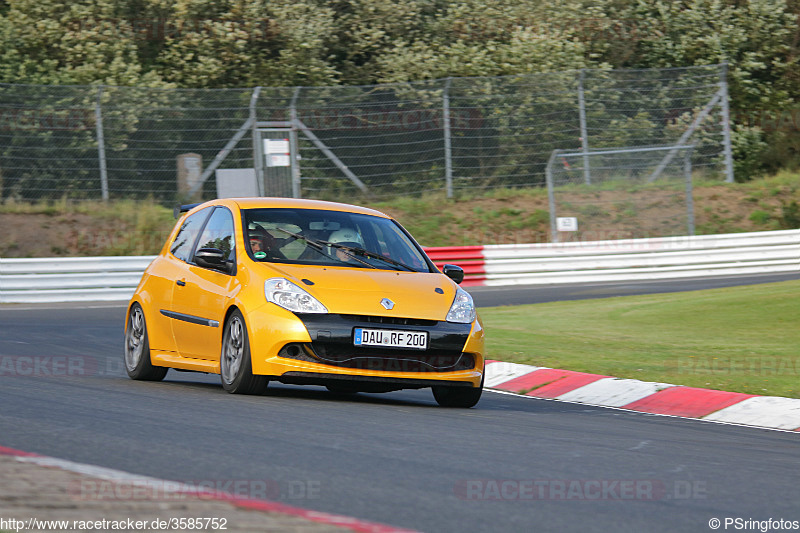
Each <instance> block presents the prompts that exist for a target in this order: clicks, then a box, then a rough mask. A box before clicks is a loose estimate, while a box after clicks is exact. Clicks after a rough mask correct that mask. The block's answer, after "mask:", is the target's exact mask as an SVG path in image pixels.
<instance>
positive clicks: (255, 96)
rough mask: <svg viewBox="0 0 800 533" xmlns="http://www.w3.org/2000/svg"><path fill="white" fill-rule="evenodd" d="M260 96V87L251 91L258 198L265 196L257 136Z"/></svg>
mask: <svg viewBox="0 0 800 533" xmlns="http://www.w3.org/2000/svg"><path fill="white" fill-rule="evenodd" d="M260 94H261V86H260V85H259V86H258V87H256V88H254V89H253V96H252V97H250V122H251V125H250V127H251V128H252V129H251V135H252V137H253V168H254V169H255V171H256V186H257V187H258V194H259V196H265V195H266V183H264V146H263V145H262V144H261V135H259V134H258V126H257V122H258V120H257V117H258V114H257V113H256V104H257V103H258V97H259V95H260Z"/></svg>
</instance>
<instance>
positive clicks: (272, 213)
mask: <svg viewBox="0 0 800 533" xmlns="http://www.w3.org/2000/svg"><path fill="white" fill-rule="evenodd" d="M243 214H244V220H243V222H244V227H245V229H246V231H247V235H246V238H245V242H246V243H247V245H248V253H249V255H250V257H252V258H253V259H255V260H256V261H270V262H276V263H297V264H305V265H325V266H342V267H354V268H375V269H382V270H399V271H413V272H431V271H432V270H431V269H430V267H429V262H428V260H427V259H426V258H425V256H424V255H423V253H422V251H421V250H420V249H419V248H418V246H417V245H416V244H415V243H414V242H413V241H412V240H411V239H410V238H409V237H408V235H407V234H406V233H405V231H403V229H402V228H401V227H400V226H399V225H398V224H397V223H396V222H394V221H393V220H390V219H386V218H381V217H375V216H371V215H362V214H357V213H346V212H341V211H324V210H317V209H247V210H244V211H243Z"/></svg>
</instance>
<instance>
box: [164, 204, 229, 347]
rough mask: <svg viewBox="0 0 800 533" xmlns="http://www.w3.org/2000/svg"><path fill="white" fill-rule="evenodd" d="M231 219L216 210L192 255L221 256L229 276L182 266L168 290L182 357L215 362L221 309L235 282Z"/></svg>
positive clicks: (225, 212) (190, 263) (188, 264)
mask: <svg viewBox="0 0 800 533" xmlns="http://www.w3.org/2000/svg"><path fill="white" fill-rule="evenodd" d="M235 242H236V239H235V236H234V223H233V215H232V214H231V212H230V210H229V209H228V208H226V207H219V206H218V207H216V208H215V209H214V212H213V213H212V214H211V216H210V217H209V218H208V221H207V222H206V224H205V226H204V227H203V230H202V232H201V233H200V236H199V238H198V239H197V241H196V244H195V246H194V248H193V251H192V256H191V257H192V258H193V257H194V254H195V253H196V252H197V250H199V249H201V248H216V249H219V250H222V251H223V252H225V254H226V257H228V259H229V261H232V262H233V263H232V265H233V268H232V270H231V271H229V272H223V271H221V270H219V269H214V268H205V267H201V266H199V265H197V264H195V263H194V261H193V259H192V258H190V259H189V261H187V262H186V263H185V268H184V270H183V272H182V277H181V278H180V279H176V282H175V286H174V287H173V290H172V305H171V315H172V316H171V318H172V332H173V335H174V337H175V342H176V344H177V346H178V352H179V353H180V355H181V356H183V357H188V358H192V359H207V360H214V359H218V358H219V354H220V349H221V347H220V344H221V340H222V329H223V327H224V323H223V322H224V318H225V317H224V314H225V305H226V303H227V302H228V299H229V298H230V296H231V293H232V291H233V290H234V289H235V287H236V286H237V284H238V282H237V280H236V276H235V264H236V250H235Z"/></svg>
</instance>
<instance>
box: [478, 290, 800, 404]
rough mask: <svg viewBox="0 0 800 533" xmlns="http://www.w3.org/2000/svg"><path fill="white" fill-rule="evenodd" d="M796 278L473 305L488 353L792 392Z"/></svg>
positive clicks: (799, 384) (799, 388) (798, 345)
mask: <svg viewBox="0 0 800 533" xmlns="http://www.w3.org/2000/svg"><path fill="white" fill-rule="evenodd" d="M798 300H800V281H789V282H781V283H770V284H763V285H751V286H744V287H733V288H726V289H712V290H705V291H695V292H687V293H673V294H656V295H645V296H626V297H620V298H605V299H596V300H583V301H570V302H553V303H544V304H535V305H527V306H516V307H493V308H482V309H481V310H480V314H481V317H482V319H483V321H484V324H485V326H486V334H487V353H488V356H489V357H490V358H492V359H498V360H501V361H508V362H515V363H525V364H531V365H536V366H545V367H550V368H561V369H567V370H576V371H581V372H590V373H594V374H604V375H608V376H614V377H619V378H634V379H639V380H643V381H658V382H665V383H673V384H676V385H688V386H693V387H702V388H711V389H719V390H727V391H735V392H744V393H749V394H758V395H768V396H786V397H791V398H800V329H798V328H797V327H796V326H797V324H798V323H799V322H800V306H799V305H798V303H797V302H798Z"/></svg>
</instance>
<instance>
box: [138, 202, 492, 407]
mask: <svg viewBox="0 0 800 533" xmlns="http://www.w3.org/2000/svg"><path fill="white" fill-rule="evenodd" d="M176 216H180V219H179V221H178V223H177V224H176V225H175V228H174V229H173V231H172V233H171V234H170V236H169V238H168V239H167V242H166V243H165V245H164V248H163V249H162V250H161V253H160V254H159V255H158V257H156V259H155V260H154V261H153V262H152V263H151V264H150V265H149V266H148V267H147V270H145V272H144V275H143V276H142V280H141V282H140V283H139V286H138V288H137V289H136V292H135V293H134V295H133V298H132V299H131V302H130V305H129V307H128V312H127V316H126V326H125V368H126V370H127V372H128V375H129V376H130V377H131V378H132V379H137V380H151V381H153V380H156V381H157V380H161V379H163V378H164V376H165V375H166V373H167V371H168V369H169V368H175V369H179V370H189V371H196V372H207V373H214V374H220V377H221V381H222V387H223V388H224V389H225V390H226V391H228V392H231V393H239V394H259V393H261V392H262V391H264V390H265V389H266V386H267V383H268V382H269V381H279V382H281V383H289V384H300V385H324V386H325V387H327V388H328V389H329V390H330V391H332V392H336V393H343V394H344V393H348V394H349V393H355V392H388V391H394V390H400V389H420V388H425V387H431V388H432V389H433V395H434V398H435V399H436V401H437V402H438V403H439V405H442V406H448V407H472V406H473V405H475V404H476V403H477V402H478V400H479V399H480V396H481V391H482V389H483V374H484V331H483V326H482V325H481V322H480V319H479V318H478V316H477V313H476V311H475V305H474V303H473V301H472V297H471V296H470V295H469V294H468V293H467V292H466V291H464V290H463V289H461V288H460V287H458V285H457V284H458V283H460V282H461V281H462V280H463V277H464V271H463V270H462V269H460V268H459V267H457V266H454V265H445V266H444V268H443V273H442V272H440V271H439V270H438V269H437V268H436V266H435V265H434V264H433V262H431V260H430V259H429V258H428V256H427V255H425V252H424V251H423V249H422V248H421V247H420V246H419V244H417V242H416V241H415V240H414V239H413V238H412V237H411V235H410V234H409V233H408V232H407V231H406V230H405V229H404V228H403V227H402V226H401V225H400V224H399V223H398V222H397V221H395V220H393V219H392V218H390V217H388V216H386V215H384V214H383V213H380V212H378V211H374V210H371V209H366V208H362V207H356V206H352V205H345V204H338V203H331V202H322V201H312V200H295V199H286V198H239V199H222V200H214V201H210V202H206V203H203V204H195V205H191V206H182V207H181V208H179V209H176Z"/></svg>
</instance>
